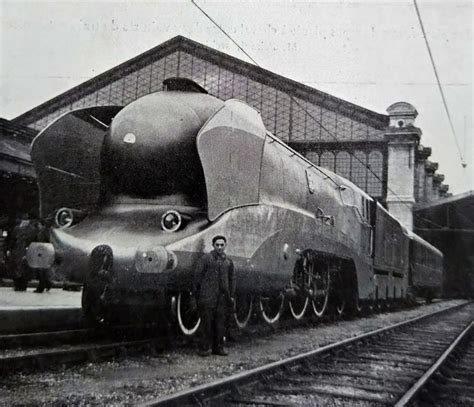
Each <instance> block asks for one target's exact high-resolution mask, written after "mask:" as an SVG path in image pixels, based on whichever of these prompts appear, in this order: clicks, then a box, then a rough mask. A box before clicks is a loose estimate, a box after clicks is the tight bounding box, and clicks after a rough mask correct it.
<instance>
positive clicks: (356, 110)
mask: <svg viewBox="0 0 474 407" xmlns="http://www.w3.org/2000/svg"><path fill="white" fill-rule="evenodd" d="M179 50H181V51H185V52H187V53H189V54H192V55H195V56H197V57H200V58H202V59H204V60H207V61H209V62H213V63H215V64H217V65H219V66H222V67H224V68H226V69H228V70H229V71H233V72H235V73H239V74H241V75H244V76H247V77H249V78H251V79H253V80H255V81H258V82H261V83H264V84H267V85H269V86H273V87H275V88H276V89H279V90H281V91H283V92H286V93H289V94H290V95H292V96H295V97H298V98H301V99H303V100H307V101H310V102H312V103H315V104H318V105H320V106H323V107H325V108H327V109H329V110H332V111H338V112H340V113H341V114H343V115H345V116H348V117H351V118H353V119H355V120H358V121H360V122H363V123H367V124H369V125H371V126H373V127H375V128H379V129H382V128H385V127H386V126H387V125H388V122H389V119H388V116H387V115H383V114H380V113H376V112H373V111H371V110H368V109H365V108H363V107H361V106H358V105H355V104H353V103H350V102H347V101H345V100H342V99H339V98H337V97H334V96H331V95H329V94H327V93H324V92H321V91H319V90H317V89H314V88H311V87H309V86H306V85H303V84H301V83H299V82H296V81H293V80H291V79H288V78H285V77H283V76H281V75H277V74H275V73H273V72H270V71H268V70H266V69H263V68H259V67H257V66H255V65H252V64H250V63H247V62H244V61H242V60H240V59H238V58H235V57H232V56H230V55H227V54H224V53H222V52H220V51H217V50H215V49H212V48H209V47H207V46H205V45H202V44H200V43H198V42H195V41H192V40H190V39H188V38H185V37H182V36H176V37H174V38H172V39H170V40H168V41H166V42H164V43H162V44H161V45H158V46H157V47H154V48H152V49H150V50H149V51H146V52H144V53H143V54H140V55H138V56H137V57H135V58H132V59H130V60H128V61H126V62H124V63H123V64H120V65H118V66H116V67H115V68H112V69H110V70H108V71H106V72H104V73H102V74H100V75H98V76H96V77H94V78H92V79H90V80H88V81H86V82H84V83H82V84H80V85H78V86H75V87H74V88H72V89H70V90H68V91H66V92H64V93H62V94H60V95H58V96H56V97H54V98H52V99H50V100H48V101H47V102H44V103H42V104H41V105H39V106H37V107H35V108H33V109H31V110H29V111H27V112H25V113H23V114H21V115H20V116H18V117H16V118H14V119H13V120H12V121H13V123H15V124H23V125H28V124H30V123H33V122H35V121H37V120H39V119H41V118H43V117H44V116H46V115H48V114H50V113H53V112H55V111H56V110H58V109H60V108H61V107H63V106H66V105H68V104H70V103H72V102H74V101H76V100H79V99H81V98H82V97H84V96H86V95H88V94H90V93H92V92H94V91H96V90H97V89H100V88H102V87H104V86H106V85H108V84H109V83H111V82H114V81H116V80H118V79H120V78H121V77H123V76H125V75H127V74H129V73H132V72H134V71H136V70H138V69H141V68H143V67H144V66H146V65H148V64H150V63H152V62H154V61H156V60H158V59H160V58H162V57H165V56H167V55H169V54H171V53H173V52H176V51H179Z"/></svg>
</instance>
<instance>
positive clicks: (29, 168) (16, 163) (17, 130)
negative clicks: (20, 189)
mask: <svg viewBox="0 0 474 407" xmlns="http://www.w3.org/2000/svg"><path fill="white" fill-rule="evenodd" d="M37 133H38V132H37V131H36V130H33V129H30V128H28V127H25V126H19V125H15V124H12V123H11V122H10V121H9V120H6V119H3V118H0V173H10V174H16V175H20V176H26V177H30V178H33V177H35V171H34V169H33V164H32V162H31V157H30V144H31V141H32V140H33V138H34V136H35V135H36V134H37Z"/></svg>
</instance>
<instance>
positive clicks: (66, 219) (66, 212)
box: [54, 208, 74, 228]
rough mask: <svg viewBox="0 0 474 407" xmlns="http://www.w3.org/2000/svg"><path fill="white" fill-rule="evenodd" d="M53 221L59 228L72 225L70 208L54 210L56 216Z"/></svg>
mask: <svg viewBox="0 0 474 407" xmlns="http://www.w3.org/2000/svg"><path fill="white" fill-rule="evenodd" d="M54 221H55V222H56V225H57V226H58V227H60V228H67V227H69V226H71V225H72V222H73V221H74V215H73V214H72V210H71V209H69V208H61V209H59V210H58V211H57V212H56V216H55V217H54Z"/></svg>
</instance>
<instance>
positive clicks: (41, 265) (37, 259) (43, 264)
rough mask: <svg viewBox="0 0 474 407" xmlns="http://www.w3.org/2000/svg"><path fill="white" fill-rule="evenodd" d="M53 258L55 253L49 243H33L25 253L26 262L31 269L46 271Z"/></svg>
mask: <svg viewBox="0 0 474 407" xmlns="http://www.w3.org/2000/svg"><path fill="white" fill-rule="evenodd" d="M55 258H56V252H55V250H54V246H53V245H52V244H51V243H42V242H33V243H30V245H29V246H28V249H27V251H26V262H27V263H28V266H29V267H31V268H33V269H48V268H50V267H51V266H52V265H53V263H54V260H55Z"/></svg>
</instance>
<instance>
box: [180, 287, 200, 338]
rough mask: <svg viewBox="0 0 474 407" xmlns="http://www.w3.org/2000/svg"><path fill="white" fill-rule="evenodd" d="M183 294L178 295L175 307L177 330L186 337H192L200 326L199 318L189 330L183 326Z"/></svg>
mask: <svg viewBox="0 0 474 407" xmlns="http://www.w3.org/2000/svg"><path fill="white" fill-rule="evenodd" d="M182 298H183V293H179V295H178V302H177V305H176V308H177V312H176V313H177V314H178V324H179V328H180V329H181V332H183V334H184V335H187V336H191V335H194V334H195V333H196V332H197V330H198V328H199V325H200V324H201V318H198V320H197V322H196V323H195V324H194V326H192V327H191V328H188V327H186V326H185V324H186V323H185V321H184V320H183V313H182V308H183V305H182V304H183V302H184V301H183V300H182Z"/></svg>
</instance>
